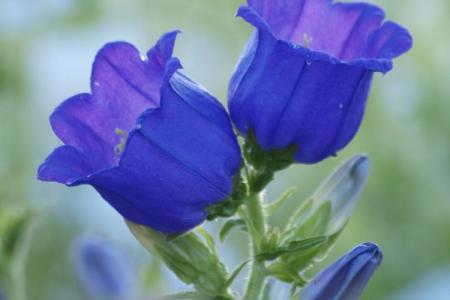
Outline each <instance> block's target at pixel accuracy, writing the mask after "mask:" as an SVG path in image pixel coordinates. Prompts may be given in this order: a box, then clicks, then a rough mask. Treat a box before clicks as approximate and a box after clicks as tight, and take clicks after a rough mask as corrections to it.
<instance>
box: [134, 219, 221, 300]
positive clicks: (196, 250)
mask: <svg viewBox="0 0 450 300" xmlns="http://www.w3.org/2000/svg"><path fill="white" fill-rule="evenodd" d="M126 223H127V225H128V227H129V228H130V230H131V232H132V233H133V234H134V236H135V237H136V238H137V240H138V241H139V242H140V243H141V244H142V245H143V246H144V247H145V248H146V249H147V250H148V251H149V252H150V253H152V254H153V255H155V256H157V257H159V258H160V259H161V260H162V261H163V262H164V263H165V264H166V265H167V267H168V268H169V269H171V270H172V271H173V272H174V273H175V274H176V275H177V276H178V278H179V279H180V280H182V281H183V282H185V283H186V284H192V285H193V286H194V287H195V290H196V291H197V292H198V293H200V294H201V295H202V296H204V297H206V298H208V297H210V299H229V298H230V297H229V294H228V285H227V284H228V274H227V272H226V269H225V266H224V265H223V264H222V263H221V262H220V260H219V258H218V257H217V253H216V250H215V248H214V245H213V240H212V239H210V238H209V237H208V236H205V235H207V233H206V232H202V233H201V234H202V236H203V237H205V238H206V242H205V241H204V240H202V239H201V238H200V237H199V236H198V235H197V234H196V233H194V232H192V231H191V232H188V233H185V234H183V235H179V236H177V237H174V238H168V237H167V235H164V234H162V233H159V232H157V231H154V230H152V229H150V228H148V227H145V226H143V225H138V224H135V223H132V222H130V221H126ZM212 248H214V249H212Z"/></svg>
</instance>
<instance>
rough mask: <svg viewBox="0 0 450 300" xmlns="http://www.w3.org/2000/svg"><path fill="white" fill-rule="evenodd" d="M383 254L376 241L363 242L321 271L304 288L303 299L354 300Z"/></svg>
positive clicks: (357, 297)
mask: <svg viewBox="0 0 450 300" xmlns="http://www.w3.org/2000/svg"><path fill="white" fill-rule="evenodd" d="M382 258H383V255H382V253H381V250H380V249H379V248H378V246H377V245H375V244H372V243H364V244H361V245H359V246H357V247H356V248H354V249H353V250H351V251H350V252H348V253H347V254H345V255H344V256H342V257H341V258H340V259H338V260H337V261H336V262H334V263H333V264H332V265H330V266H329V267H327V268H326V269H325V270H323V271H322V272H320V273H319V274H318V275H317V276H316V277H315V278H314V279H313V280H312V281H311V282H310V283H309V284H308V285H307V286H306V287H305V289H304V290H303V292H302V295H301V299H302V300H329V299H333V300H357V299H359V296H360V295H361V293H362V291H363V289H364V287H365V286H366V285H367V282H368V281H369V279H370V277H371V276H372V274H373V272H375V270H376V269H377V268H378V266H379V265H380V263H381V261H382Z"/></svg>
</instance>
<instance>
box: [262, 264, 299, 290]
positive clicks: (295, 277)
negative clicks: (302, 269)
mask: <svg viewBox="0 0 450 300" xmlns="http://www.w3.org/2000/svg"><path fill="white" fill-rule="evenodd" d="M267 270H268V272H269V273H270V275H271V276H273V277H275V278H277V279H278V280H281V281H283V282H287V283H292V284H295V285H296V286H304V285H305V284H306V280H305V279H304V278H303V277H302V276H301V275H300V273H299V272H298V271H297V270H296V269H295V268H292V267H291V266H290V265H289V264H286V263H284V262H275V263H273V264H271V265H269V266H268V267H267Z"/></svg>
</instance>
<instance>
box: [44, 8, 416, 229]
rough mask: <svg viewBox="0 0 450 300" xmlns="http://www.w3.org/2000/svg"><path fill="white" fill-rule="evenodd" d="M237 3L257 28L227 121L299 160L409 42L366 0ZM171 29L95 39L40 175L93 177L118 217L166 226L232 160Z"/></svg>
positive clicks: (329, 147) (340, 128) (182, 215)
mask: <svg viewBox="0 0 450 300" xmlns="http://www.w3.org/2000/svg"><path fill="white" fill-rule="evenodd" d="M238 15H239V16H241V17H243V18H244V19H245V20H246V21H247V22H249V23H250V24H252V25H253V26H255V28H256V30H255V32H254V34H253V36H252V37H251V38H250V40H249V42H248V45H247V47H246V49H245V51H244V53H243V55H242V57H241V59H240V62H239V64H238V66H237V68H236V71H235V73H234V75H233V77H232V78H231V81H230V86H229V109H230V114H231V119H232V121H233V124H234V125H235V126H236V128H237V129H238V130H239V132H240V133H241V134H243V135H247V134H248V132H249V130H252V131H253V132H254V133H255V135H256V138H257V141H258V143H259V145H260V146H261V147H262V148H263V149H265V150H272V149H282V148H286V147H289V146H292V145H296V146H297V152H296V154H295V160H296V161H297V162H301V163H316V162H319V161H321V160H323V159H325V158H327V157H329V156H330V155H334V154H335V153H336V152H337V151H339V150H340V149H342V148H343V147H344V146H345V145H347V144H348V143H349V142H350V141H351V139H352V138H353V137H354V135H355V134H356V132H357V130H358V128H359V125H360V123H361V120H362V117H363V114H364V109H365V105H366V100H367V96H368V92H369V87H370V82H371V79H372V75H373V73H374V72H383V73H386V72H388V71H389V70H390V69H391V68H392V59H393V58H394V57H396V56H399V55H400V54H402V53H404V52H405V51H407V50H408V49H409V48H410V47H411V45H412V39H411V36H410V35H409V33H408V32H407V31H406V30H405V29H404V28H402V27H400V26H399V25H397V24H395V23H393V22H390V21H386V22H383V19H384V13H383V11H382V10H381V9H380V8H378V7H376V6H373V5H369V4H360V3H359V4H344V3H335V4H332V3H331V1H329V0H295V1H284V0H278V1H269V0H249V1H248V5H247V6H243V7H241V8H240V9H239V11H238ZM176 35H177V32H176V31H174V32H169V33H166V34H164V35H163V36H162V37H161V38H160V40H159V41H158V42H157V43H156V45H155V46H154V47H153V48H151V49H150V50H149V51H148V52H147V57H146V59H145V60H142V59H141V57H140V55H139V52H138V50H137V49H136V48H135V47H133V46H132V45H130V44H128V43H124V42H114V43H109V44H107V45H105V46H104V47H103V48H102V49H100V51H99V52H98V54H97V56H96V59H95V61H94V64H93V70H92V76H91V90H92V91H91V93H90V94H79V95H76V96H73V97H71V98H69V99H68V100H66V101H64V102H63V103H62V104H61V105H60V106H59V107H58V108H56V110H55V111H54V112H53V114H52V115H51V117H50V122H51V125H52V128H53V130H54V132H55V134H56V135H57V136H58V137H59V138H60V139H61V140H62V141H63V142H64V144H65V145H64V146H61V147H59V148H57V149H55V151H54V152H53V153H52V154H50V156H49V157H48V158H47V159H46V160H45V162H44V163H43V164H42V165H41V166H40V168H39V171H38V177H39V179H40V180H45V181H56V182H59V183H64V184H66V185H68V186H75V185H80V184H89V185H92V186H93V187H94V188H95V189H96V190H97V191H98V192H99V193H100V194H101V195H102V197H103V198H104V199H105V200H106V201H108V202H109V203H110V204H111V205H112V206H113V207H114V208H115V209H116V210H117V211H118V212H120V213H121V214H122V215H123V216H124V217H125V218H127V219H129V220H131V221H133V222H135V223H139V224H144V225H147V226H149V227H151V228H154V229H156V230H158V231H162V232H166V233H176V232H183V231H187V230H189V229H191V228H193V227H195V226H196V225H198V224H200V223H201V222H203V221H204V219H205V218H206V212H205V209H206V208H207V207H208V206H210V205H212V204H214V203H217V202H220V201H222V200H224V199H226V198H227V197H228V195H229V194H230V193H231V191H232V189H233V187H232V179H233V176H235V175H236V174H237V173H238V171H239V166H240V163H241V155H240V149H239V146H238V143H237V140H236V136H235V134H234V133H233V128H232V124H231V122H230V119H229V117H228V114H227V111H226V110H225V109H224V107H223V106H222V105H221V104H220V102H219V101H218V100H217V99H216V98H215V97H214V96H212V95H211V94H210V93H209V92H208V91H206V90H204V89H203V88H202V87H201V86H200V85H198V84H197V83H195V82H193V81H192V80H190V79H189V78H187V77H186V76H184V75H183V74H182V73H181V72H180V71H179V69H180V68H181V64H180V62H179V60H178V59H177V58H175V57H172V51H173V48H174V43H175V37H176Z"/></svg>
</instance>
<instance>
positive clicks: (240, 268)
mask: <svg viewBox="0 0 450 300" xmlns="http://www.w3.org/2000/svg"><path fill="white" fill-rule="evenodd" d="M248 262H249V260H247V261H244V262H243V263H242V264H240V265H239V266H238V267H237V268H236V269H235V270H234V271H233V273H231V275H230V278H228V280H227V282H226V286H227V287H230V286H231V285H232V284H233V281H234V280H235V279H236V277H237V276H238V275H239V273H240V272H241V271H242V269H243V268H244V267H245V266H246V265H247V264H248Z"/></svg>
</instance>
